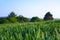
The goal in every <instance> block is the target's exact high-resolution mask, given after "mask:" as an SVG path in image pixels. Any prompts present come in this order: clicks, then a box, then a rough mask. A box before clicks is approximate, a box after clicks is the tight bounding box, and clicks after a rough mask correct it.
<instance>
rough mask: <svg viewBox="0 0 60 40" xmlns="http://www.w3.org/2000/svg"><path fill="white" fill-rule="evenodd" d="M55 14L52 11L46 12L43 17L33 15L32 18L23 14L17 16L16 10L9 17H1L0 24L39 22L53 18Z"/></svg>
mask: <svg viewBox="0 0 60 40" xmlns="http://www.w3.org/2000/svg"><path fill="white" fill-rule="evenodd" d="M52 16H53V15H52V14H51V13H50V12H47V13H46V14H45V17H44V18H43V19H41V18H39V17H37V16H36V17H32V18H31V19H29V18H27V17H24V16H22V15H19V16H17V15H16V14H15V13H14V12H11V13H10V14H9V15H8V16H7V17H0V24H3V23H23V22H39V21H42V20H53V17H52Z"/></svg>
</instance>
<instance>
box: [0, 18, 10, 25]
mask: <svg viewBox="0 0 60 40" xmlns="http://www.w3.org/2000/svg"><path fill="white" fill-rule="evenodd" d="M3 23H9V20H8V19H7V17H1V18H0V24H3Z"/></svg>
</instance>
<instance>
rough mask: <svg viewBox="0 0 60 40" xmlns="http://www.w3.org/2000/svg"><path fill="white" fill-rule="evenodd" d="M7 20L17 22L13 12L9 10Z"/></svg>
mask: <svg viewBox="0 0 60 40" xmlns="http://www.w3.org/2000/svg"><path fill="white" fill-rule="evenodd" d="M8 20H9V21H10V22H11V23H15V22H17V19H16V15H15V13H14V12H11V13H10V15H8Z"/></svg>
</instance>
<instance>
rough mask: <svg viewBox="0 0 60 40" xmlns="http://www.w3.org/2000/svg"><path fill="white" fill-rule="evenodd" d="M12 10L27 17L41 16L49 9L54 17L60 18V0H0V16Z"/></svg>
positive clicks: (6, 14)
mask: <svg viewBox="0 0 60 40" xmlns="http://www.w3.org/2000/svg"><path fill="white" fill-rule="evenodd" d="M12 11H13V12H15V14H17V15H23V16H25V17H28V18H31V17H33V16H38V17H39V18H43V17H44V15H45V14H46V12H49V11H50V12H51V14H52V15H53V17H54V18H60V0H0V17H1V16H8V14H9V13H10V12H12Z"/></svg>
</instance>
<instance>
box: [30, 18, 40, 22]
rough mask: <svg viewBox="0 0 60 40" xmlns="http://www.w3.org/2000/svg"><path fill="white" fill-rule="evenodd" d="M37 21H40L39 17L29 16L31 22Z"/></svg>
mask: <svg viewBox="0 0 60 40" xmlns="http://www.w3.org/2000/svg"><path fill="white" fill-rule="evenodd" d="M38 21H40V18H38V17H32V18H31V22H38Z"/></svg>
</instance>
